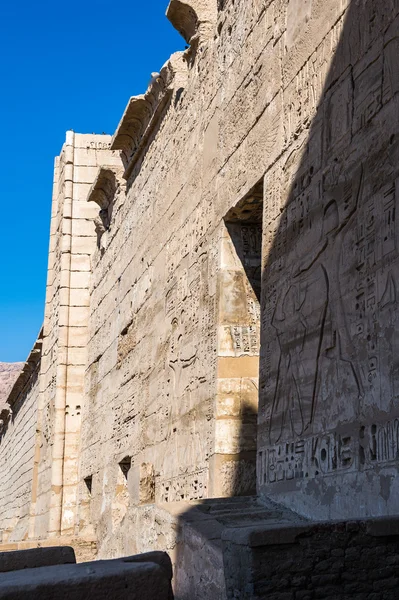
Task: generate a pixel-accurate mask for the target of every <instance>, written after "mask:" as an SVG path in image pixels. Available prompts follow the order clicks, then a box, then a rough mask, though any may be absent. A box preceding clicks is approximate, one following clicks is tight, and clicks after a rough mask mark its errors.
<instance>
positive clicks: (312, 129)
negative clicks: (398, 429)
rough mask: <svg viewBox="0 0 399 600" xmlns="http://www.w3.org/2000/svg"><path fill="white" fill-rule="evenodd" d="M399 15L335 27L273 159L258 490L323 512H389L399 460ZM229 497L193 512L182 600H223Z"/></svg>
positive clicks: (268, 171)
mask: <svg viewBox="0 0 399 600" xmlns="http://www.w3.org/2000/svg"><path fill="white" fill-rule="evenodd" d="M336 4H338V2H336ZM310 6H311V3H309V7H310ZM326 10H327V9H326ZM398 12H399V2H398V1H397V0H380V1H379V2H378V3H376V2H375V1H374V0H354V1H353V2H352V3H351V4H350V6H349V7H348V9H347V11H346V15H345V17H344V18H343V19H342V20H341V21H338V22H337V23H336V24H335V25H334V27H333V29H332V30H330V31H329V32H328V31H327V30H326V34H325V37H324V39H323V41H321V40H320V45H319V46H318V47H317V49H316V50H315V51H314V53H313V54H312V56H311V57H310V58H309V57H308V56H305V57H304V61H307V62H306V63H305V64H303V66H302V68H301V71H300V73H299V75H297V76H296V77H295V78H294V79H293V81H292V82H291V83H290V84H287V88H286V90H284V91H283V99H284V100H283V114H282V115H281V119H282V121H283V124H284V135H285V151H284V152H283V153H282V154H281V155H280V158H278V160H277V161H276V162H275V163H273V164H270V165H267V164H265V165H264V170H265V171H264V173H265V180H264V213H263V252H262V257H263V272H262V290H261V322H262V334H261V359H260V389H259V396H260V405H259V417H258V467H257V469H258V472H257V480H258V494H260V495H261V496H262V495H263V496H264V497H267V496H270V497H271V498H275V499H278V500H281V501H284V502H285V501H286V502H287V504H289V505H290V506H291V507H292V508H293V509H294V510H298V512H302V513H304V514H308V516H313V517H315V518H318V517H319V516H320V515H319V514H318V513H317V510H316V511H315V512H312V511H313V510H314V509H315V507H319V506H322V507H323V506H324V508H323V510H324V513H321V514H324V516H325V517H328V516H330V515H332V516H335V515H334V511H333V510H332V509H331V512H329V511H330V506H329V504H330V505H331V506H334V505H335V503H337V505H338V504H340V506H341V517H342V518H348V517H349V516H350V515H352V517H356V516H359V517H360V516H363V515H364V514H373V510H374V511H375V513H374V514H377V513H378V510H377V508H376V505H377V504H378V503H379V501H380V500H381V499H380V498H376V497H375V494H373V490H372V486H370V488H369V489H368V488H367V486H365V487H363V488H362V483H363V479H362V478H363V476H365V473H366V472H368V473H369V474H370V475H371V477H373V475H374V476H375V477H377V475H376V474H375V471H373V469H375V466H376V465H378V466H382V467H384V468H385V467H386V468H387V469H388V470H387V474H388V475H389V473H390V471H389V465H390V466H391V468H392V469H394V468H396V467H397V458H396V457H397V454H398V451H399V447H398V443H399V442H398V439H397V438H395V440H393V441H392V443H393V444H396V446H395V448H391V446H390V445H389V444H388V443H387V444H385V445H384V444H382V445H380V446H381V447H380V446H379V442H378V439H379V438H378V435H377V434H378V431H380V430H381V431H382V430H383V428H384V423H386V422H388V421H389V420H390V419H391V420H393V419H394V418H395V417H396V416H398V413H399V409H398V402H397V398H398V394H399V389H398V379H397V375H398V371H399V363H398V361H399V324H398V323H397V319H398V317H397V283H396V282H397V281H398V280H399V273H398V271H399V268H398V267H399V261H398V242H399V240H398V226H397V222H396V220H395V216H396V205H397V198H398V194H399V180H398V177H399V135H398V133H399V131H398V129H399V108H398V107H399V95H398V92H399V68H398V62H397V60H398V56H399V37H398V35H399V34H398V31H399V20H398V19H399V18H398V16H397V15H398ZM307 19H308V21H309V22H310V23H312V15H311V13H310V14H309V15H307ZM323 26H324V25H323ZM303 29H304V31H305V34H306V28H305V25H304V28H303ZM305 34H304V35H305ZM297 35H298V37H299V36H300V35H301V33H300V32H298V33H297ZM308 35H310V34H308ZM334 40H336V41H334ZM298 47H299V46H298ZM331 48H334V54H333V58H332V60H329V57H330V56H331ZM287 53H288V54H289V53H291V54H292V56H291V59H292V62H293V63H294V62H295V60H297V59H295V60H294V54H293V53H295V49H294V48H288V49H287ZM286 60H287V61H289V60H290V57H289V56H286ZM289 68H291V67H290V66H287V69H289ZM291 79H292V77H291V78H288V80H289V81H291ZM297 89H300V91H301V93H300V94H299V93H297V92H295V90H297ZM266 110H267V109H266ZM259 139H262V136H259ZM247 159H248V160H251V157H247ZM261 176H262V172H260V173H259V178H260V177H261ZM326 475H328V476H329V480H328V482H329V483H328V484H327V483H326V480H325V476H326ZM346 477H347V481H348V486H347V491H345V490H346V487H345V485H344V486H342V488H341V489H342V491H341V492H339V491H338V490H339V487H337V483H339V482H343V481H345V478H346ZM356 483H358V484H360V485H358V487H357V488H356ZM329 486H330V487H329ZM331 486H332V487H331ZM351 486H352V487H351ZM326 488H328V489H327V492H326ZM356 489H357V490H358V491H357V492H356ZM392 489H393V488H392ZM356 493H357V494H358V497H357V499H355V495H356ZM368 493H369V495H370V498H369V503H370V508H369V509H367V508H366V511H365V512H363V513H362V514H358V515H356V512H354V511H357V510H360V508H359V507H361V506H363V507H364V506H365V505H367V502H368V500H367V499H365V497H364V495H365V494H368ZM339 494H341V496H339ZM395 495H396V497H399V494H397V493H396V494H395ZM392 498H393V495H392V494H390V492H389V490H388V492H387V494H386V502H387V503H389V502H390V501H391V499H392ZM338 499H339V501H338ZM392 501H393V500H392ZM230 502H233V499H231V500H230ZM234 502H237V504H236V507H237V513H236V516H237V519H238V518H239V506H240V504H239V502H240V500H239V499H234ZM241 502H242V500H241ZM323 503H324V505H323ZM373 503H374V509H373ZM218 504H219V506H218ZM227 504H228V501H226V504H225V505H223V502H222V501H215V500H207V501H204V502H203V503H202V504H201V505H200V507H199V508H193V509H192V510H190V511H188V512H187V513H186V514H185V515H183V516H182V517H181V519H180V525H181V540H180V544H179V551H178V554H177V568H176V571H175V584H176V597H177V598H178V599H180V600H181V599H183V598H191V599H194V598H200V597H201V598H208V597H209V598H224V597H225V596H224V594H225V593H226V591H225V590H224V581H225V578H226V580H227V579H228V578H230V575H231V576H232V578H233V579H234V577H233V575H232V574H230V575H229V574H227V573H224V571H223V544H222V541H221V531H222V530H223V529H224V527H225V526H226V525H225V523H224V519H223V516H221V515H222V513H223V510H224V508H226V510H230V509H229V508H228V507H227ZM231 506H233V505H231ZM384 506H386V505H384ZM397 508H398V510H396V512H398V511H399V506H398V507H397ZM362 510H364V509H362ZM384 510H385V509H384ZM386 512H388V511H386ZM201 515H202V516H201ZM212 515H214V516H215V518H214V519H213V518H209V517H212ZM237 519H236V520H235V524H236V523H237ZM228 597H233V596H231V595H230V594H229V593H228ZM242 597H244V594H243V595H242ZM245 597H247V596H245ZM248 597H249V596H248Z"/></svg>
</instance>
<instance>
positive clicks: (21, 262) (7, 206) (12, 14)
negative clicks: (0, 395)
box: [0, 0, 185, 362]
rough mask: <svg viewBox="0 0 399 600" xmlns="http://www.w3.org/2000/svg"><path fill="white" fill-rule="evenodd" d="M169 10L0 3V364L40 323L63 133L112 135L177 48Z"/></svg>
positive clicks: (98, 2)
mask: <svg viewBox="0 0 399 600" xmlns="http://www.w3.org/2000/svg"><path fill="white" fill-rule="evenodd" d="M166 6H167V0H146V2H141V1H139V0H127V1H124V2H122V1H121V0H113V1H112V2H111V1H105V0H95V1H94V0H80V1H78V0H69V1H68V2H58V1H52V2H50V1H49V0H39V2H32V1H31V0H21V1H18V0H14V2H13V3H11V2H9V1H8V0H7V1H6V0H4V1H3V2H1V3H0V53H1V59H0V89H1V93H0V119H1V133H2V140H3V141H2V144H1V147H0V172H1V186H0V199H1V207H2V218H1V223H2V227H1V233H0V256H1V278H0V361H4V362H12V361H18V360H25V358H26V357H27V355H28V354H29V351H30V348H31V347H32V345H33V343H34V341H35V339H36V336H37V333H38V331H39V329H40V326H41V323H42V320H43V308H44V295H45V283H46V270H47V250H48V239H49V217H50V205H51V186H52V170H53V162H54V156H55V155H56V154H58V153H59V151H60V149H61V146H62V144H63V141H64V139H65V131H66V130H68V129H73V130H74V131H77V132H80V133H102V132H105V133H111V134H112V133H113V132H114V130H115V128H116V125H117V124H118V121H119V119H120V117H121V115H122V112H123V110H124V108H125V105H126V103H127V101H128V98H129V97H130V96H133V95H135V94H141V93H143V92H144V91H145V89H146V87H147V84H148V81H149V79H150V74H151V72H152V71H159V70H160V68H161V66H162V65H163V63H164V62H165V61H166V60H167V59H168V57H169V56H170V54H171V53H172V52H174V51H176V50H182V49H184V44H185V42H184V40H183V39H182V38H181V37H180V36H179V34H178V33H177V32H176V31H175V30H174V29H173V27H172V25H171V24H170V23H169V21H168V20H167V19H166V17H165V10H166Z"/></svg>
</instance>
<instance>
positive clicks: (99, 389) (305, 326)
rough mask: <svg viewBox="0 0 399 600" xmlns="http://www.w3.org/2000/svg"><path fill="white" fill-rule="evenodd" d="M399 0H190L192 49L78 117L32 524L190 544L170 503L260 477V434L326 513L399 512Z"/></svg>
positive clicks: (62, 215) (272, 479)
mask: <svg viewBox="0 0 399 600" xmlns="http://www.w3.org/2000/svg"><path fill="white" fill-rule="evenodd" d="M398 13H399V7H398V3H397V0H379V2H378V6H377V4H376V3H375V2H373V1H372V0H359V1H358V0H353V1H350V0H253V1H252V2H246V1H245V2H237V1H234V0H218V1H216V0H215V2H213V0H195V1H194V0H187V1H186V2H183V1H180V0H172V1H171V2H170V5H169V8H168V16H169V18H170V20H171V21H172V23H173V24H174V25H175V26H176V28H177V29H179V30H180V31H181V32H182V34H183V35H184V36H185V38H186V40H187V41H188V42H189V44H190V47H189V48H188V49H187V50H186V51H185V52H184V53H176V54H174V55H172V57H171V58H170V60H169V61H168V62H167V63H166V65H165V66H164V67H163V68H162V69H161V71H160V73H159V74H155V75H154V76H153V78H152V81H151V83H150V85H149V88H148V90H147V91H145V93H144V94H143V95H141V96H137V97H133V98H131V99H130V100H129V102H128V105H127V108H126V110H125V112H124V114H123V116H122V119H121V121H120V123H119V125H118V128H117V130H116V132H115V134H114V136H113V137H112V138H110V137H109V136H94V135H82V134H73V133H72V132H69V133H68V134H67V140H66V144H65V145H64V148H63V150H62V152H61V155H60V157H59V158H58V159H57V160H56V168H55V185H54V197H53V209H52V224H51V243H50V259H49V275H48V287H47V298H46V317H45V324H44V339H43V358H42V365H41V371H40V397H39V405H38V427H37V429H38V435H37V440H36V457H37V462H36V465H37V466H36V467H35V468H36V469H37V478H36V479H34V480H33V481H34V485H33V491H32V509H31V510H32V515H33V516H32V524H33V525H32V528H31V532H30V535H31V537H32V538H45V537H48V536H51V537H57V536H60V535H76V534H80V535H81V536H82V537H84V536H85V535H87V536H90V535H93V534H95V535H96V536H97V539H98V543H99V549H100V554H101V556H107V557H109V556H116V555H118V554H121V553H129V552H134V551H136V550H137V549H151V548H166V547H167V548H168V550H172V551H174V550H175V547H176V535H175V525H176V523H175V521H174V520H173V519H172V517H169V516H168V515H169V512H168V511H169V510H170V511H171V513H172V512H173V506H174V505H175V503H176V502H178V503H179V502H180V504H181V503H182V502H183V501H189V502H190V501H197V500H201V499H203V498H207V497H209V496H213V495H223V494H225V495H231V494H243V493H249V492H251V491H252V490H253V484H254V481H255V464H254V458H255V454H256V455H257V490H258V494H259V495H260V496H263V497H266V496H270V497H272V498H274V499H276V500H279V501H281V502H283V503H286V504H288V505H289V506H290V507H291V508H293V509H294V510H296V511H298V512H300V513H302V514H304V515H306V516H311V517H319V518H328V517H334V518H335V517H337V518H340V519H345V518H348V517H351V518H352V517H361V516H365V515H369V516H377V515H387V514H391V513H398V511H399V505H398V498H399V494H398V493H397V492H398V489H397V488H398V485H399V484H398V481H399V480H398V478H397V477H396V478H395V476H396V475H397V465H398V460H399V458H398V457H399V441H398V439H399V425H398V423H399V410H398V397H397V396H398V389H397V386H398V382H397V377H398V364H397V361H398V358H397V357H398V351H397V350H398V348H397V346H398V339H397V336H398V333H397V332H398V327H397V308H398V303H397V280H398V273H397V270H398V264H399V261H398V239H397V236H398V231H397V221H396V205H397V197H398V193H399V186H398V178H399V160H398V159H399V142H398V123H399V118H398V117H399V109H398V102H399V100H398V92H399V79H398V73H397V68H396V62H395V61H396V58H397V55H398V39H399V34H398V30H399V17H398ZM258 373H259V378H258ZM258 391H259V406H258ZM258 408H259V415H258V427H257V441H256V439H255V438H256V413H257V412H258ZM155 504H157V505H163V507H165V506H166V507H167V510H164V508H162V509H161V508H159V506H158V507H157V508H154V505H155ZM160 515H162V516H160ZM165 515H166V516H165ZM168 519H169V520H168ZM164 525H165V526H164ZM137 532H145V535H144V534H143V539H136V538H137V537H138V534H137Z"/></svg>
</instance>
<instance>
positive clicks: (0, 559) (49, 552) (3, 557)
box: [0, 546, 76, 573]
mask: <svg viewBox="0 0 399 600" xmlns="http://www.w3.org/2000/svg"><path fill="white" fill-rule="evenodd" d="M74 563H76V558H75V552H74V550H73V548H70V547H69V546H54V547H52V548H31V549H29V550H17V551H16V552H0V573H6V572H7V571H19V570H20V569H34V568H36V567H46V566H53V565H66V564H74Z"/></svg>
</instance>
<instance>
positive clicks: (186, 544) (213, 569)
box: [173, 406, 257, 600]
mask: <svg viewBox="0 0 399 600" xmlns="http://www.w3.org/2000/svg"><path fill="white" fill-rule="evenodd" d="M256 418H257V413H256V412H255V411H254V410H253V408H251V407H250V406H248V407H247V409H246V410H245V412H244V414H243V416H242V425H241V429H240V440H239V445H240V447H242V448H243V450H242V451H241V452H240V453H239V454H238V455H237V456H236V461H235V464H236V465H237V467H236V472H235V474H234V482H233V484H232V489H234V490H236V491H237V492H238V493H239V492H240V490H241V489H242V487H243V485H242V479H243V480H244V483H247V479H248V477H247V476H246V473H243V465H247V469H249V477H250V478H252V475H253V473H252V457H249V456H248V452H247V451H246V450H245V448H246V445H247V444H248V428H249V429H250V430H251V431H253V430H254V427H253V423H254V421H255V422H256ZM254 507H255V497H254V496H252V497H248V496H235V497H231V498H210V499H206V500H202V501H199V502H198V503H197V504H196V506H193V507H192V508H191V509H189V510H188V511H186V512H185V513H184V514H182V515H181V516H180V519H179V526H178V543H177V552H176V560H175V565H174V580H173V581H174V589H175V600H188V599H190V600H200V599H201V600H203V599H205V598H206V599H209V600H219V599H220V600H222V599H224V598H226V584H225V570H224V557H223V543H222V538H221V535H222V531H223V530H224V528H225V527H226V526H235V525H236V524H237V522H240V521H241V520H242V519H243V518H245V515H249V516H250V517H251V515H252V512H253V508H254Z"/></svg>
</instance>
